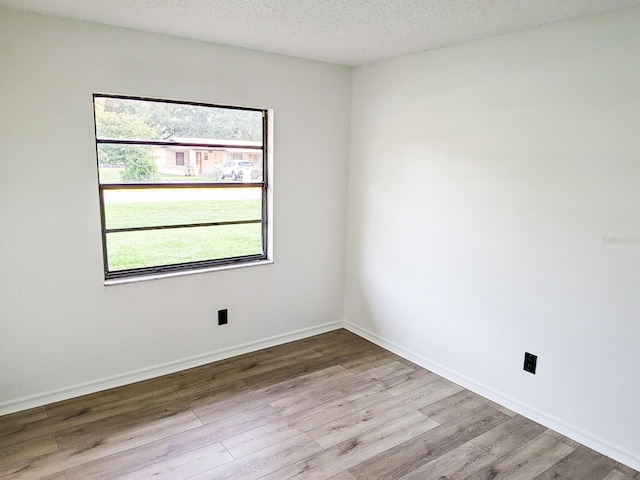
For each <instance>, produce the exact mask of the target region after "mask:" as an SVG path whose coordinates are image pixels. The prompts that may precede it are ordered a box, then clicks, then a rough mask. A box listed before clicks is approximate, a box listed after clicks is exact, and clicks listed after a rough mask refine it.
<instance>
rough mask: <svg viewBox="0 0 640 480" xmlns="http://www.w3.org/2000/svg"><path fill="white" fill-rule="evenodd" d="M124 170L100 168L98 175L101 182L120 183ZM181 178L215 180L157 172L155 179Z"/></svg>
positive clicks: (187, 180) (187, 179) (186, 179)
mask: <svg viewBox="0 0 640 480" xmlns="http://www.w3.org/2000/svg"><path fill="white" fill-rule="evenodd" d="M122 172H124V168H99V169H98V175H99V177H100V183H120V182H123V180H122ZM171 180H179V181H180V182H213V181H214V179H213V178H212V177H185V176H184V175H172V174H170V173H161V172H156V175H155V179H154V181H159V182H163V181H171Z"/></svg>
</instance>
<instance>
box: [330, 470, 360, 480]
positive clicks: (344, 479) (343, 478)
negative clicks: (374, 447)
mask: <svg viewBox="0 0 640 480" xmlns="http://www.w3.org/2000/svg"><path fill="white" fill-rule="evenodd" d="M329 480H357V479H356V477H354V476H353V475H351V473H349V471H348V470H347V471H346V472H342V473H339V474H338V475H335V476H333V477H331V478H330V479H329Z"/></svg>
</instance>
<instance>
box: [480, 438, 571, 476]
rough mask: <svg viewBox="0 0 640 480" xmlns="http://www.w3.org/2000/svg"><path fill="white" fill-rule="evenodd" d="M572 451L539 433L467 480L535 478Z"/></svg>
mask: <svg viewBox="0 0 640 480" xmlns="http://www.w3.org/2000/svg"><path fill="white" fill-rule="evenodd" d="M572 451H573V449H572V448H571V447H569V446H568V445H565V444H564V443H562V442H559V441H558V440H556V439H555V438H552V437H550V436H549V435H545V434H544V433H541V434H540V435H538V436H537V437H535V438H534V439H533V440H530V441H528V442H527V443H525V444H524V445H521V446H520V447H518V448H516V449H515V450H513V451H511V452H509V453H507V454H506V455H505V456H504V457H502V458H501V459H499V460H497V461H496V462H494V463H493V464H491V465H490V466H488V467H486V468H484V469H483V470H481V471H480V472H478V473H476V474H474V475H471V476H470V477H468V479H469V480H489V479H491V480H494V479H495V480H522V479H524V478H527V479H529V478H535V477H536V476H538V475H540V474H541V473H543V472H544V471H546V470H548V469H549V468H550V467H551V466H552V465H554V464H555V463H557V462H559V461H560V460H562V459H563V458H565V457H566V456H567V455H569V454H570V453H571V452H572ZM574 478H575V477H574Z"/></svg>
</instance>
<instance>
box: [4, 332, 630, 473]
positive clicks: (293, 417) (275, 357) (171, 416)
mask: <svg viewBox="0 0 640 480" xmlns="http://www.w3.org/2000/svg"><path fill="white" fill-rule="evenodd" d="M36 478H45V479H49V480H76V479H77V480H81V479H103V478H104V479H116V478H117V479H145V478H155V479H163V480H164V479H170V480H175V479H187V478H188V479H192V480H210V479H211V480H212V479H237V480H257V479H264V480H285V479H290V478H300V479H302V478H305V479H333V480H354V479H357V480H379V479H403V480H431V479H434V480H447V479H451V480H453V479H456V480H457V479H470V480H480V479H521V480H526V479H540V480H542V479H545V480H547V479H549V480H550V479H576V480H603V479H604V480H629V479H631V478H638V479H640V476H639V475H638V472H636V471H634V470H631V469H629V468H627V467H625V466H623V465H620V464H618V463H616V462H615V461H613V460H611V459H608V458H606V457H604V456H603V455H600V454H598V453H596V452H594V451H592V450H590V449H588V448H586V447H583V446H581V445H579V444H577V443H576V442H574V441H572V440H569V439H567V438H564V437H562V436H560V435H558V434H556V433H555V432H552V431H550V430H547V429H546V428H544V427H543V426H541V425H539V424H537V423H534V422H532V421H530V420H527V419H526V418H523V417H522V416H519V415H516V414H515V413H513V412H511V411H509V410H507V409H505V408H502V407H500V406H499V405H496V404H494V403H492V402H490V401H488V400H487V399H485V398H482V397H480V396H478V395H476V394H474V393H472V392H470V391H468V390H465V389H463V388H462V387H460V386H458V385H455V384H453V383H451V382H449V381H447V380H445V379H443V378H441V377H439V376H438V375H435V374H434V373H432V372H429V371H427V370H424V369H423V368H421V367H419V366H417V365H415V364H413V363H411V362H408V361H406V360H404V359H402V358H400V357H398V356H396V355H394V354H391V353H389V352H387V351H386V350H383V349H382V348H379V347H377V346H376V345H373V344H371V343H370V342H367V341H366V340H364V339H362V338H360V337H358V336H356V335H354V334H352V333H350V332H348V331H346V330H337V331H334V332H330V333H327V334H323V335H318V336H315V337H311V338H308V339H305V340H301V341H297V342H292V343H288V344H285V345H281V346H278V347H273V348H269V349H266V350H261V351H258V352H254V353H251V354H247V355H243V356H240V357H234V358H231V359H228V360H224V361H221V362H216V363H212V364H209V365H205V366H202V367H198V368H194V369H191V370H187V371H183V372H179V373H176V374H172V375H167V376H164V377H160V378H156V379H153V380H149V381H146V382H141V383H137V384H133V385H129V386H126V387H121V388H116V389H113V390H108V391H105V392H100V393H96V394H93V395H87V396H84V397H79V398H75V399H72V400H68V401H64V402H60V403H55V404H52V405H47V406H46V407H41V408H35V409H32V410H28V411H25V412H20V413H16V414H12V415H6V416H4V417H0V479H2V480H8V479H23V480H28V479H36Z"/></svg>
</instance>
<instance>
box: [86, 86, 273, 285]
mask: <svg viewBox="0 0 640 480" xmlns="http://www.w3.org/2000/svg"><path fill="white" fill-rule="evenodd" d="M96 98H114V99H124V100H139V101H151V102H162V103H171V104H181V105H191V106H200V107H212V108H223V109H230V110H243V111H252V112H261V113H262V146H255V145H251V144H241V143H230V144H221V143H215V144H213V143H206V142H198V143H192V142H179V141H174V140H171V141H150V140H130V139H119V140H118V139H104V138H102V139H101V138H98V134H97V123H96V115H95V105H96V103H95V101H96ZM92 106H93V108H94V138H95V142H96V143H95V144H96V167H97V169H99V166H100V162H99V154H98V151H99V145H109V144H111V145H113V144H115V145H134V146H168V147H174V148H175V147H180V146H182V147H198V148H216V149H219V148H229V149H236V148H242V149H251V150H256V151H261V152H262V180H261V181H253V180H252V181H243V182H237V183H235V182H234V183H231V182H224V183H223V182H193V181H189V182H184V183H182V182H175V183H129V182H127V183H125V182H123V183H101V181H100V173H99V170H98V193H99V201H100V221H101V229H102V257H103V265H104V278H105V281H109V280H118V279H135V278H143V277H149V276H161V275H163V274H171V273H177V272H190V271H194V272H195V271H198V270H204V269H212V268H215V267H226V266H243V265H246V264H252V263H255V262H260V261H264V260H268V259H269V251H268V245H269V241H268V240H269V239H268V225H269V219H268V211H269V204H268V200H269V195H268V185H269V182H268V180H269V169H268V163H269V161H268V152H269V151H270V148H269V147H270V145H269V144H268V139H269V130H268V125H269V111H268V109H262V108H252V107H241V106H235V105H221V104H213V103H202V102H191V101H185V100H173V99H163V98H153V97H142V96H133V95H121V94H108V93H94V94H93V97H92ZM256 187H260V189H261V192H262V195H261V200H262V218H261V219H260V220H240V221H223V222H206V223H197V224H181V225H162V226H153V227H133V228H115V229H109V228H107V226H106V215H105V208H104V207H105V202H104V192H105V191H108V190H137V189H172V188H180V189H184V188H187V189H192V188H193V189H212V190H215V189H227V188H231V189H242V188H256ZM256 223H261V224H262V229H261V232H262V239H261V240H262V253H260V254H255V255H244V256H238V257H225V258H220V259H211V260H203V261H196V262H181V263H175V264H171V265H158V266H151V267H140V268H131V269H126V270H124V269H123V270H113V271H112V270H109V262H108V251H107V234H109V233H118V232H126V231H141V230H162V229H168V228H192V227H204V226H224V225H241V224H256Z"/></svg>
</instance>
